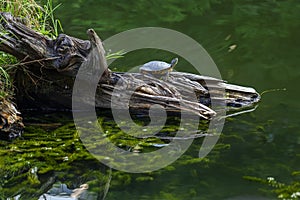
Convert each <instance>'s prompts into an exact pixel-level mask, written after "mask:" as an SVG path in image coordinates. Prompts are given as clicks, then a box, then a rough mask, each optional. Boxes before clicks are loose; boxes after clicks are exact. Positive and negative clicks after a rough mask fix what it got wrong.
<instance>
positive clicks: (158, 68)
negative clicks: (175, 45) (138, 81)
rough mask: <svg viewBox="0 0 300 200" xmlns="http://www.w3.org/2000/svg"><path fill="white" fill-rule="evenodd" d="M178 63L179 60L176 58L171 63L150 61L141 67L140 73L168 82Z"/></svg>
mask: <svg viewBox="0 0 300 200" xmlns="http://www.w3.org/2000/svg"><path fill="white" fill-rule="evenodd" d="M177 63H178V58H174V59H173V60H172V61H171V63H166V62H163V61H156V60H155V61H150V62H147V63H145V64H144V65H143V66H141V67H140V73H142V74H146V75H150V76H153V77H155V78H158V79H163V80H167V79H168V77H169V72H171V71H172V70H173V68H174V66H175V65H176V64H177Z"/></svg>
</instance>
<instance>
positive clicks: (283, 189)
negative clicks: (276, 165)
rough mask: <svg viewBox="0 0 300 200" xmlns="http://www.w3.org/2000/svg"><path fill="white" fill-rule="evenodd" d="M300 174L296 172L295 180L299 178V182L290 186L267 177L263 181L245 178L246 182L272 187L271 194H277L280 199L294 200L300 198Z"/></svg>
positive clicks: (261, 179) (255, 178)
mask: <svg viewBox="0 0 300 200" xmlns="http://www.w3.org/2000/svg"><path fill="white" fill-rule="evenodd" d="M299 174H300V173H299V171H298V172H294V173H293V175H294V178H298V180H295V181H292V182H291V183H289V184H285V183H282V182H279V181H277V180H276V179H275V178H274V177H267V178H265V179H263V178H258V177H252V176H245V177H244V178H245V179H246V180H250V181H254V182H259V183H262V184H264V185H268V186H270V187H272V188H273V189H272V190H271V192H272V193H275V194H276V195H277V198H278V199H283V200H294V199H299V198H300V182H299ZM297 176H298V177H297Z"/></svg>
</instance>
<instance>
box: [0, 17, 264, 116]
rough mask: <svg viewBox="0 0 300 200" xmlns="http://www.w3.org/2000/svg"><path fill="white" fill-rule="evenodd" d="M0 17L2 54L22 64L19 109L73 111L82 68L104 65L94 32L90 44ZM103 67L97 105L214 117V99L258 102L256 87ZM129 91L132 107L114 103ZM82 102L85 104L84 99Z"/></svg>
mask: <svg viewBox="0 0 300 200" xmlns="http://www.w3.org/2000/svg"><path fill="white" fill-rule="evenodd" d="M0 16H1V21H0V22H1V23H0V24H1V27H0V28H1V29H2V32H5V34H2V35H0V51H4V52H7V53H10V54H12V55H13V56H15V57H17V58H18V59H19V60H20V61H21V62H20V63H19V64H18V66H17V73H16V78H15V81H16V84H17V85H16V86H17V88H18V93H17V99H18V100H19V102H21V105H25V104H27V105H28V103H30V105H31V106H35V107H36V106H45V105H47V106H48V107H52V108H71V99H72V87H73V84H74V78H75V76H76V74H77V73H78V70H79V68H80V67H81V66H82V65H83V64H86V65H88V64H90V63H94V64H95V62H99V63H103V62H104V61H105V58H104V56H103V55H104V49H103V47H102V43H101V40H100V39H99V40H97V38H98V36H97V35H96V33H95V32H93V31H91V30H90V31H89V32H88V34H89V37H90V41H87V40H81V39H77V38H74V37H70V36H68V35H65V34H60V35H59V36H58V37H57V38H56V39H50V38H48V37H46V36H44V35H41V34H39V33H37V32H35V31H34V30H32V29H30V28H29V27H27V26H25V25H24V24H22V23H21V21H22V20H18V19H17V18H14V17H13V16H12V15H11V14H9V13H1V14H0ZM95 38H96V39H95ZM93 49H97V51H93ZM95 52H96V53H97V52H98V56H96V53H95ZM95 57H97V58H95ZM97 59H98V60H97ZM103 65H105V64H102V65H100V67H102V70H103V71H104V73H103V75H102V77H101V79H100V81H99V83H98V88H97V92H96V98H95V100H96V107H101V108H111V107H112V106H114V107H116V108H120V109H136V110H139V109H149V108H150V107H151V106H152V105H153V104H159V105H161V106H163V107H165V109H166V110H168V111H170V112H180V111H182V110H183V111H187V112H191V113H195V114H197V115H199V116H201V117H202V118H204V119H210V118H211V117H212V116H214V115H215V114H216V111H215V110H212V109H211V108H210V106H211V102H212V100H214V101H216V102H220V104H223V103H225V104H226V105H227V108H228V109H230V108H237V107H239V108H244V107H248V106H252V105H253V104H255V103H256V102H258V101H259V99H260V96H259V94H258V93H257V92H256V91H255V90H254V89H252V88H246V87H242V86H235V85H231V84H227V83H226V82H225V81H223V80H219V79H215V78H211V77H206V76H199V75H194V74H189V73H180V72H173V73H170V77H169V78H168V81H162V80H160V79H156V78H153V77H150V76H146V75H142V74H139V73H130V74H129V73H117V72H110V71H109V70H108V69H106V68H105V66H103ZM103 67H104V68H103ZM86 81H88V79H87V80H86ZM224 90H225V93H224V92H222V91H224ZM131 93H132V96H131V97H130V101H129V103H128V102H127V101H124V102H122V101H120V102H118V104H117V105H112V103H113V102H112V100H111V99H112V97H117V98H119V99H124V98H125V97H127V96H128V95H131ZM191 95H192V96H193V95H196V97H197V101H193V100H190V99H189V98H187V97H189V96H191ZM78 98H80V97H78ZM82 101H83V102H84V101H85V99H84V97H82ZM25 102H26V103H25ZM87 103H88V102H87Z"/></svg>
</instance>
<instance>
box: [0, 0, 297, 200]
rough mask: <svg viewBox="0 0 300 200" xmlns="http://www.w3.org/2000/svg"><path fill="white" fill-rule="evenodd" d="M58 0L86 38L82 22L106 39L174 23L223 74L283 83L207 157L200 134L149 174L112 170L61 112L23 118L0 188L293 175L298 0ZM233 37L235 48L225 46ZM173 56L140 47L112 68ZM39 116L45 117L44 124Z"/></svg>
mask: <svg viewBox="0 0 300 200" xmlns="http://www.w3.org/2000/svg"><path fill="white" fill-rule="evenodd" d="M60 2H61V3H62V5H61V6H60V8H59V9H58V10H57V14H56V17H58V18H59V19H60V20H61V22H62V24H63V27H64V31H65V33H66V34H69V35H73V36H75V37H80V38H83V39H86V38H87V36H86V34H85V32H86V30H87V29H88V28H94V29H95V30H96V31H97V33H98V34H99V35H100V36H101V37H102V38H103V39H106V38H108V37H110V36H112V35H113V34H116V33H118V32H121V31H125V30H128V29H131V28H137V27H144V26H155V27H165V28H170V29H174V30H176V31H180V32H182V33H184V34H186V35H188V36H190V37H192V38H193V39H195V40H196V41H198V42H199V43H200V44H201V45H203V47H204V48H205V49H206V50H207V51H208V53H209V54H210V55H211V57H212V58H213V59H214V61H215V62H216V64H217V66H218V68H219V70H220V72H221V74H222V77H223V79H225V80H227V81H228V82H230V83H235V84H239V85H246V86H251V87H254V88H256V89H257V91H259V92H263V91H265V90H269V89H274V88H275V89H283V88H286V90H285V91H276V92H270V93H266V94H264V95H263V96H262V101H261V102H260V103H259V107H258V108H257V109H256V110H255V111H254V112H252V113H248V114H244V115H240V116H236V117H234V118H229V119H227V121H226V123H225V126H224V129H223V132H222V136H221V137H220V139H219V141H218V143H217V145H216V147H215V148H214V150H213V151H212V152H211V153H210V154H209V155H208V156H207V157H206V158H205V159H203V160H199V159H197V156H198V151H199V148H200V146H201V142H202V140H201V139H197V140H195V141H194V143H193V145H192V146H191V147H190V148H189V150H188V151H187V152H186V153H185V154H184V155H183V156H182V157H181V158H180V159H179V160H177V161H176V162H175V163H173V164H172V165H170V166H168V167H166V168H164V169H161V170H159V171H156V172H152V173H147V174H128V173H123V172H117V171H113V172H112V175H110V171H109V169H108V168H106V167H104V166H103V165H101V164H99V163H98V162H97V161H96V160H95V159H93V157H92V156H91V155H90V154H89V153H88V152H87V151H86V150H85V149H84V146H83V145H82V144H81V142H80V140H79V137H78V135H77V133H76V132H75V129H74V125H73V124H72V121H71V120H70V118H69V117H68V116H66V115H65V114H63V115H57V114H56V115H55V116H56V118H55V119H53V120H50V121H49V119H50V118H51V117H50V116H43V117H42V118H43V119H44V120H46V122H44V121H41V120H42V119H41V118H40V117H38V118H33V119H28V121H29V122H30V123H31V126H30V125H29V126H28V128H27V129H26V131H25V133H24V139H23V140H17V141H14V142H12V143H7V142H1V146H2V147H1V148H0V153H1V157H0V159H1V160H0V164H1V177H2V178H0V183H1V187H0V191H1V192H0V198H1V197H2V198H5V197H12V196H16V195H17V194H20V193H21V194H23V195H24V196H23V199H30V198H32V199H36V197H37V196H40V195H41V194H42V193H43V191H45V190H46V191H47V189H45V188H48V189H50V188H51V185H52V184H51V183H56V184H57V185H58V186H57V187H61V185H60V183H62V184H66V185H67V186H68V187H69V188H78V187H79V186H80V185H81V184H84V183H88V184H89V189H88V193H87V194H86V196H85V198H86V199H88V198H89V199H96V196H98V199H101V198H102V197H103V194H104V193H106V192H105V190H106V188H108V187H109V192H108V193H107V196H106V199H108V200H114V199H145V200H146V199H147V200H150V199H168V200H169V199H170V200H171V199H172V200H179V199H180V200H183V199H197V200H198V199H200V200H202V199H203V200H215V199H247V198H248V199H262V198H267V199H276V195H274V194H272V193H271V192H270V191H271V189H272V188H270V187H267V186H266V185H264V184H261V183H258V182H253V181H249V180H247V179H246V178H245V177H246V176H251V177H258V178H262V179H266V178H267V177H275V178H276V180H279V181H282V182H285V183H291V182H292V181H293V180H297V178H298V180H299V175H297V174H299V173H295V172H297V171H298V172H299V171H300V168H299V166H300V153H299V150H300V127H299V124H300V123H299V122H300V120H299V114H300V103H299V97H300V94H299V89H298V82H297V81H298V80H299V77H300V70H299V58H300V51H299V45H300V40H299V35H300V23H299V19H300V3H299V1H297V0H294V1H292V0H291V1H275V0H274V1H273V0H272V1H270V0H264V1H243V0H237V1H213V0H211V1H209V0H203V1H196V0H195V1H187V2H184V1H176V0H174V1H171V0H169V1H164V2H162V1H156V0H155V1H149V2H148V1H133V0H132V1H106V0H101V1H95V0H94V1H92V0H88V1H79V0H76V1H72V2H70V1H66V0H64V1H60ZM174 42H176V41H174ZM232 45H236V48H235V49H233V50H232V51H229V47H230V46H232ZM125 50H126V49H125ZM166 57H167V59H166ZM169 57H172V55H170V54H168V53H166V52H164V53H161V52H159V51H155V50H148V51H146V50H145V51H137V52H133V53H130V54H128V55H126V56H125V58H122V59H120V60H118V61H116V62H114V63H113V66H111V68H112V69H114V70H118V71H126V70H128V69H130V68H131V67H133V66H136V65H139V64H142V63H144V62H145V61H148V60H151V59H158V60H159V59H162V60H169ZM186 66H188V65H187V64H186V63H185V62H184V61H182V62H180V63H179V64H178V67H176V70H178V71H189V72H193V71H194V69H193V68H187V67H186ZM29 115H31V114H28V116H29ZM35 116H36V115H35ZM104 119H105V118H104ZM58 121H59V122H60V123H61V124H57V122H58ZM103 121H104V122H106V123H104V126H105V127H106V130H108V131H109V132H110V133H112V134H113V133H115V134H117V133H118V130H117V128H115V127H114V126H113V125H112V122H111V121H110V119H109V118H107V120H106V121H105V120H103ZM41 123H46V124H48V125H47V126H42V128H41V125H40V124H41ZM49 123H50V124H51V126H49ZM173 128H174V127H173ZM175 128H176V127H175ZM175 128H174V129H175ZM169 129H172V126H171V128H170V127H169ZM168 131H171V132H172V131H175V130H168ZM123 139H124V140H126V139H128V138H123ZM128 140H129V139H128ZM129 141H130V140H129ZM150 142H151V143H152V144H153V143H155V144H156V142H158V141H146V142H145V143H142V144H140V143H137V142H136V141H130V144H131V145H132V146H136V145H137V144H139V146H141V147H142V148H150V150H151V148H152V147H151V146H150V147H149V146H147V144H149V143H150ZM124 148H126V147H124ZM35 167H36V168H35ZM35 169H37V171H36V170H35ZM292 174H294V175H292ZM295 174H296V175H295ZM110 178H111V181H109V180H110ZM108 182H109V184H107V183H108ZM298 189H299V187H298ZM53 199H54V198H53Z"/></svg>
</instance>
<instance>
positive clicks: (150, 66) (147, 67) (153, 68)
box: [140, 61, 172, 74]
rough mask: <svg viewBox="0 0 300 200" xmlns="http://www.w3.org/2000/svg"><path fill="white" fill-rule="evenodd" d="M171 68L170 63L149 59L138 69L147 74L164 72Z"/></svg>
mask: <svg viewBox="0 0 300 200" xmlns="http://www.w3.org/2000/svg"><path fill="white" fill-rule="evenodd" d="M171 68H172V65H171V64H169V63H166V62H162V61H151V62H148V63H145V64H144V65H143V66H142V67H141V68H140V71H141V72H142V73H149V74H165V73H167V72H168V71H169V70H170V69H171Z"/></svg>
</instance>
